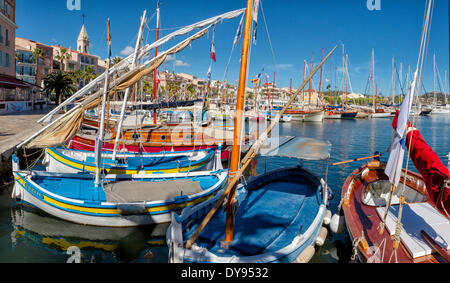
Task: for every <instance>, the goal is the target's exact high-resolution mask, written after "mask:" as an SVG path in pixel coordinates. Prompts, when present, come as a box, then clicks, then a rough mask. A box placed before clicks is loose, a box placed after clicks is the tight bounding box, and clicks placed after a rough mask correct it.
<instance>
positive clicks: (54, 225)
mask: <svg viewBox="0 0 450 283" xmlns="http://www.w3.org/2000/svg"><path fill="white" fill-rule="evenodd" d="M418 119H419V120H418V121H417V123H416V125H417V127H418V128H419V129H420V131H421V133H422V135H423V137H424V138H425V140H426V141H427V143H428V144H429V145H431V146H432V147H433V149H434V150H435V151H436V153H437V154H438V155H439V157H440V158H441V160H442V161H443V162H444V163H445V164H447V158H446V157H445V156H446V155H447V154H448V153H449V152H450V144H449V137H450V130H449V129H450V116H431V117H420V118H418ZM391 123H392V119H373V120H325V121H324V122H323V123H282V124H280V127H279V134H280V135H282V136H303V137H311V138H316V139H322V140H328V141H330V142H331V143H332V153H331V160H330V164H331V163H334V162H339V161H344V160H349V159H354V158H359V157H365V156H370V155H372V154H373V153H374V152H376V151H379V152H386V150H387V149H388V147H389V144H390V140H391V136H392V127H391ZM388 156H389V154H388V153H384V154H383V156H382V160H383V161H387V159H388ZM364 162H365V161H360V162H354V163H349V164H346V165H342V166H330V167H329V172H328V184H329V186H330V187H331V188H332V190H333V194H334V198H333V200H332V201H331V204H330V210H331V211H332V212H333V213H334V212H336V210H337V206H338V204H339V201H340V192H341V187H342V185H343V184H344V182H345V180H346V178H347V176H348V175H349V174H350V173H351V172H352V171H353V170H355V169H356V168H358V167H359V166H360V165H362V164H364ZM297 163H298V161H297V160H295V159H289V158H278V157H260V158H259V160H258V164H257V172H258V173H264V171H266V170H271V169H276V168H280V167H283V166H294V165H296V164H297ZM304 165H305V167H307V168H310V169H313V170H314V171H315V172H317V173H318V174H319V175H320V173H321V172H324V170H323V169H324V166H323V163H322V162H305V163H304ZM411 165H412V164H411V163H410V169H412V170H415V168H413V167H412V168H411ZM11 190H12V185H8V186H4V187H0V262H8V263H10V262H25V263H28V262H31V263H40V262H52V263H58V262H62V263H64V262H67V261H68V260H70V258H71V254H68V252H67V250H68V249H69V247H73V246H76V247H78V248H79V249H80V251H81V262H133V263H137V262H167V261H168V249H167V247H166V246H165V231H166V229H167V226H168V225H166V224H165V225H156V226H148V227H140V228H127V229H121V228H99V227H88V226H83V225H77V224H72V223H69V222H65V221H62V220H59V219H56V218H53V217H50V216H48V215H45V214H43V213H41V212H38V211H34V210H33V209H24V208H21V207H16V206H15V204H14V202H13V201H12V200H11V198H10V193H11ZM351 249H352V247H351V243H350V242H349V240H348V237H347V235H346V234H345V233H343V234H340V235H331V234H329V235H328V238H327V241H326V243H325V245H324V246H323V247H321V248H317V249H316V255H315V256H314V258H313V259H312V262H328V263H336V262H348V261H349V258H350V254H351Z"/></svg>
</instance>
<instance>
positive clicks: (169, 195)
mask: <svg viewBox="0 0 450 283" xmlns="http://www.w3.org/2000/svg"><path fill="white" fill-rule="evenodd" d="M216 165H217V166H216V167H215V170H211V171H198V172H188V173H173V174H171V173H166V174H136V175H113V174H110V175H104V176H103V185H101V186H96V185H95V184H94V176H93V174H83V173H77V174H70V173H53V172H43V171H22V170H19V164H18V158H17V157H16V156H15V155H14V156H13V174H14V178H15V184H14V189H13V193H12V198H13V199H15V200H17V201H18V203H20V204H25V205H30V206H33V207H36V208H38V209H40V210H42V211H44V212H46V213H48V214H50V215H53V216H55V217H58V218H61V219H64V220H67V221H70V222H74V223H79V224H85V225H94V226H107V227H132V226H140V225H149V224H155V223H166V222H170V214H171V213H172V212H175V211H176V212H179V211H180V210H182V209H183V208H185V207H188V206H191V205H195V204H198V203H201V202H203V201H206V200H207V199H209V198H211V197H213V196H214V195H215V194H216V193H217V192H218V191H220V190H221V189H222V187H223V186H224V185H225V184H226V182H227V180H228V170H223V169H221V163H220V162H219V163H217V164H216Z"/></svg>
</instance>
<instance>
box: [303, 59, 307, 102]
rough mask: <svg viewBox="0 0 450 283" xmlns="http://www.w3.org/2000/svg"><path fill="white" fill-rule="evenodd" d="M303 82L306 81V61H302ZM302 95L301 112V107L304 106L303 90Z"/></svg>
mask: <svg viewBox="0 0 450 283" xmlns="http://www.w3.org/2000/svg"><path fill="white" fill-rule="evenodd" d="M305 80H306V60H303V81H305ZM302 94H303V96H302V110H303V107H304V104H305V90H304V89H303V91H302Z"/></svg>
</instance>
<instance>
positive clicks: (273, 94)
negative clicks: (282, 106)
mask: <svg viewBox="0 0 450 283" xmlns="http://www.w3.org/2000/svg"><path fill="white" fill-rule="evenodd" d="M271 96H272V107H273V97H274V96H275V72H273V84H272V95H271Z"/></svg>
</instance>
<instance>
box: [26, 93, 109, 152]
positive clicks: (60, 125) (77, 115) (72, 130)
mask: <svg viewBox="0 0 450 283" xmlns="http://www.w3.org/2000/svg"><path fill="white" fill-rule="evenodd" d="M98 93H100V92H98ZM98 93H95V94H92V95H90V96H89V97H86V98H85V99H84V100H83V102H82V103H81V104H80V107H77V108H74V109H72V110H71V111H69V112H68V113H67V115H66V116H65V117H63V118H62V119H59V120H58V121H57V122H56V123H53V124H52V125H51V126H50V127H48V128H46V129H45V130H44V131H43V132H42V133H41V134H40V135H38V136H37V137H36V138H35V139H33V140H32V141H31V142H30V143H28V144H27V145H26V147H27V148H44V147H51V146H56V145H60V144H62V143H64V142H66V141H68V140H70V139H71V138H72V137H73V136H74V135H75V134H76V132H77V131H78V130H79V129H80V128H81V125H82V123H83V118H84V114H85V110H91V109H94V108H96V107H98V105H99V103H101V98H100V99H98V97H99V94H98Z"/></svg>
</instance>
